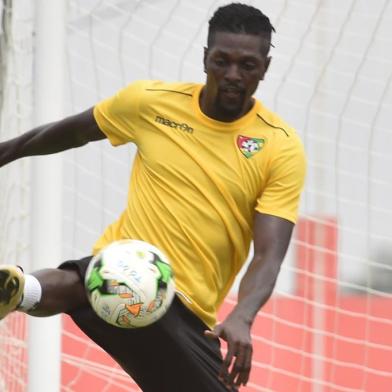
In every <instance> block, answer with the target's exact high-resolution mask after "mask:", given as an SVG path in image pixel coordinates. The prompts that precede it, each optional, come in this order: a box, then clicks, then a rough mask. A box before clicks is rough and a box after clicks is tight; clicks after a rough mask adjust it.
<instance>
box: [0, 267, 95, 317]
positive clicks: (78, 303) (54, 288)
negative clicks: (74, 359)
mask: <svg viewBox="0 0 392 392" xmlns="http://www.w3.org/2000/svg"><path fill="white" fill-rule="evenodd" d="M87 304H88V300H87V297H86V294H85V291H84V286H83V282H82V281H81V280H80V277H79V275H78V273H77V272H76V271H74V270H61V269H45V270H40V271H37V272H35V273H33V274H26V275H25V274H23V272H22V270H21V269H20V268H19V267H17V266H13V265H3V266H1V265H0V319H2V318H4V317H5V316H7V315H8V314H9V313H11V312H12V311H15V310H19V311H23V312H25V313H28V314H30V315H32V316H39V317H45V316H52V315H54V314H58V313H63V312H70V311H72V310H74V309H77V308H79V307H82V306H85V305H87Z"/></svg>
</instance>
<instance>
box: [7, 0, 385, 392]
mask: <svg viewBox="0 0 392 392" xmlns="http://www.w3.org/2000/svg"><path fill="white" fill-rule="evenodd" d="M13 3H14V5H13V6H14V7H18V5H20V4H22V5H25V7H24V8H23V7H21V8H20V9H19V8H17V9H16V11H15V12H13V15H16V16H17V19H18V20H21V21H23V23H20V24H18V32H15V34H22V33H21V32H24V33H25V32H26V31H28V28H27V27H29V26H31V25H30V22H31V19H30V18H29V16H31V15H30V14H29V7H28V6H26V2H24V1H22V0H14V2H13ZM223 3H225V2H222V1H211V0H202V1H198V2H190V1H184V0H183V1H180V0H177V1H175V0H159V1H147V0H145V1H136V0H134V1H132V0H127V1H124V0H123V1H121V0H101V1H98V0H88V1H87V0H83V1H77V0H70V1H69V2H68V19H67V22H66V23H67V59H68V62H67V64H66V68H67V77H68V84H69V92H68V101H67V102H68V104H67V112H68V113H74V112H78V111H81V110H83V109H85V108H87V107H89V106H92V105H94V103H96V102H97V101H98V100H100V99H102V98H104V97H107V96H109V95H111V94H112V93H113V92H115V91H116V90H117V89H118V88H120V87H121V86H123V85H125V84H126V83H129V82H131V81H132V80H136V79H141V78H142V79H147V78H159V79H164V80H178V79H180V80H194V81H203V80H204V74H203V68H202V56H203V46H204V45H205V41H206V29H207V21H208V18H209V17H210V16H211V13H212V12H213V10H214V9H215V8H217V7H218V6H219V5H220V4H223ZM247 3H251V4H254V5H256V6H259V7H260V8H261V9H262V10H263V11H265V13H266V14H267V15H269V16H270V18H271V20H272V22H273V24H274V26H275V27H276V30H277V34H276V35H275V36H274V44H275V46H276V48H275V49H273V51H272V53H271V54H272V57H273V61H272V64H271V68H270V70H269V72H268V74H267V77H266V80H265V81H264V82H263V83H262V84H261V86H260V88H259V91H258V94H257V95H258V97H259V98H261V99H262V100H263V101H264V103H265V104H266V105H267V106H269V107H270V108H271V109H273V110H274V111H276V112H278V113H279V114H280V115H281V116H282V117H283V118H285V119H286V120H287V121H288V122H289V123H291V124H293V125H294V126H295V127H296V128H297V129H298V131H299V133H300V135H301V136H302V138H303V140H304V143H305V146H306V150H307V154H308V162H309V170H308V179H307V185H306V189H305V193H304V198H303V203H302V207H301V216H302V218H301V221H300V223H299V224H298V226H297V230H296V235H295V239H294V241H293V244H292V246H291V249H290V252H289V255H288V257H287V260H286V261H285V263H284V265H283V269H282V273H281V277H280V279H279V282H278V287H277V290H276V292H275V295H274V297H273V299H272V300H271V301H270V302H269V303H268V304H267V306H266V307H265V308H264V309H263V310H262V311H261V312H260V314H259V317H258V319H257V322H256V325H255V328H254V330H253V334H254V341H255V354H254V363H253V372H252V376H251V380H250V383H249V386H248V387H247V388H244V389H243V390H249V391H290V392H291V391H298V392H300V391H301V392H302V391H310V390H312V391H327V390H330V391H352V392H353V391H358V390H361V391H377V392H384V391H385V392H387V391H390V390H392V365H391V361H390V356H391V352H392V339H391V334H390V332H389V331H390V329H391V326H392V297H391V292H392V283H391V282H392V252H391V250H390V249H391V240H390V238H391V234H392V219H391V218H392V208H391V206H390V200H391V199H392V174H391V173H392V172H391V170H390V167H391V164H392V155H391V153H390V151H391V149H392V131H391V129H390V127H389V113H390V111H391V106H392V88H391V78H392V50H391V49H392V39H391V38H390V37H391V36H392V34H391V33H392V28H391V22H392V4H391V3H390V2H389V1H388V0H374V1H372V2H369V1H365V0H339V1H337V0H317V1H316V0H291V1H287V0H286V1H284V0H264V1H253V2H247ZM26 12H27V14H26ZM26 26H27V27H26ZM19 30H20V31H19ZM30 39H31V36H30ZM10 47H11V50H12V51H13V53H17V54H18V56H22V57H19V58H20V59H22V60H20V61H23V59H24V57H23V53H24V52H23V51H24V50H26V47H27V45H23V50H20V49H19V48H20V46H18V41H17V40H15V42H14V43H13V44H12V45H11V46H10ZM11 57H12V56H11ZM7 61H8V62H9V61H11V60H7ZM24 61H25V63H26V64H27V63H28V62H31V57H27V58H26V59H25V60H24ZM7 64H8V63H7ZM9 72H10V71H9V70H8V73H7V78H8V79H7V80H8V82H7V83H8V84H9V85H10V86H13V87H12V88H13V89H15V91H16V90H17V87H18V86H19V88H21V86H23V91H24V92H26V91H27V94H25V93H24V95H23V98H20V97H19V98H18V99H19V100H21V99H27V98H26V97H27V96H29V88H30V87H31V84H32V81H31V79H30V80H26V81H23V83H22V84H19V83H20V82H21V77H20V76H17V75H14V76H13V75H11V74H10V73H9ZM2 80H4V78H2ZM10 94H13V93H8V94H5V95H4V96H5V97H6V98H7V99H8V98H9V96H12V95H10ZM12 102H13V101H11V103H12ZM23 107H27V108H29V107H30V106H29V105H28V104H25V105H24V106H23ZM4 116H8V117H9V120H7V123H5V122H4V121H5V120H4V118H5V117H4ZM2 118H3V120H2V126H1V129H0V132H1V133H0V136H1V140H3V138H7V137H8V136H10V135H11V134H8V133H5V132H6V130H7V132H8V130H9V129H10V127H9V126H8V125H9V123H13V122H17V121H21V119H25V122H24V123H19V124H21V125H23V127H24V128H25V129H27V128H28V125H29V123H28V122H27V120H26V118H27V116H26V117H25V116H24V115H21V112H20V111H18V112H16V111H15V106H14V105H12V104H10V103H9V104H8V106H4V108H3V111H2ZM4 124H7V127H5V125H4ZM15 129H17V130H16V131H15V132H16V133H17V132H20V130H19V128H15ZM133 152H134V149H133V147H130V146H128V147H121V148H116V149H113V148H111V147H110V146H109V144H108V143H107V142H101V143H95V144H92V145H89V146H87V147H84V148H82V149H80V150H75V151H70V152H67V153H65V154H64V165H65V172H64V188H63V193H64V195H65V197H64V203H65V205H64V221H63V229H64V241H63V254H64V258H74V257H79V256H84V255H86V254H88V253H89V252H90V247H91V244H92V243H93V242H94V241H95V239H96V238H97V236H98V235H99V234H100V233H101V231H102V230H103V228H104V227H105V226H106V225H107V224H108V223H110V222H111V221H112V220H113V219H115V218H116V216H117V215H118V213H119V212H120V211H121V209H122V207H123V205H124V202H125V193H126V189H127V181H128V174H129V167H130V164H131V162H132V157H133ZM25 165H26V163H25V162H24V161H21V162H20V163H15V164H13V165H12V166H10V167H9V169H8V168H7V169H2V170H1V181H2V183H1V189H14V188H13V187H16V189H18V190H17V191H16V192H14V191H12V198H11V196H9V195H11V193H10V192H11V190H10V191H7V192H4V193H3V192H2V193H1V195H0V200H1V205H0V207H1V211H0V214H1V220H2V222H3V221H6V222H7V223H6V225H10V226H9V227H11V228H13V229H12V230H16V231H15V234H13V236H12V237H6V236H5V234H3V231H0V233H1V238H0V243H1V247H0V255H1V258H2V259H4V258H7V259H9V258H12V259H15V260H19V258H20V256H23V255H24V257H26V258H27V255H26V249H28V246H29V244H28V230H26V226H25V225H26V222H27V217H28V203H27V201H26V200H25V199H24V197H22V196H23V195H25V193H24V192H27V190H26V187H27V186H28V176H27V174H28V173H27V171H26V168H25ZM11 170H19V172H18V173H23V176H24V177H21V174H18V173H16V174H15V175H10V176H8V175H7V174H4V173H9V172H10V171H11ZM16 179H17V184H14V181H16ZM4 181H6V182H4ZM3 184H5V185H4V188H3ZM7 194H8V198H7V196H6V195H7ZM15 194H16V195H18V196H15ZM15 197H16V199H15ZM11 199H12V203H14V204H12V206H11V207H8V204H6V203H5V201H3V200H11ZM22 212H24V213H22ZM10 214H13V215H12V216H13V217H11V215H10ZM9 216H10V217H9ZM8 217H9V218H8ZM13 225H16V226H13ZM4 226H5V225H2V228H1V229H0V230H4V233H7V235H9V233H10V230H8V229H4ZM19 230H20V233H23V234H18V233H19ZM25 237H26V240H23V243H18V244H16V245H15V244H14V242H15V241H20V239H21V238H25ZM5 249H11V250H5ZM21 250H23V251H24V253H23V254H20V253H18V252H20V251H21ZM4 252H6V253H4ZM233 303H234V302H233V301H232V300H231V299H229V300H228V301H227V302H226V303H225V306H224V308H223V310H222V315H221V317H223V316H224V314H225V313H226V312H227V311H228V310H229V309H230V307H231V306H233ZM0 325H1V328H2V329H1V337H2V340H1V342H4V341H5V339H4V338H3V337H4V336H7V337H8V336H9V335H5V332H4V324H0ZM7 333H8V332H7ZM22 336H23V335H18V337H19V338H18V339H17V340H16V341H17V342H18V344H19V345H22V346H23V339H21V337H22ZM7 341H10V340H8V338H7ZM63 347H64V353H63V371H64V372H63V382H62V385H63V389H64V391H84V390H92V389H93V386H94V389H96V390H100V391H101V390H102V391H105V392H108V391H121V390H124V391H129V390H131V389H132V388H134V389H135V390H137V388H136V387H134V386H130V385H133V384H130V382H129V380H128V377H126V376H125V375H124V374H123V373H122V372H121V370H119V368H118V367H113V363H112V362H111V361H110V360H109V359H108V358H107V357H106V356H105V355H104V354H103V353H102V352H101V351H100V350H99V349H97V348H96V347H95V346H94V345H93V344H91V343H90V342H89V341H87V340H85V339H84V338H82V337H81V336H80V334H79V333H78V332H77V330H76V329H74V328H73V327H72V326H71V324H70V323H69V321H68V320H66V323H65V329H64V333H63ZM22 359H23V358H22V357H21V358H20V359H18V361H19V363H21V362H20V361H22ZM0 361H4V355H3V351H2V352H1V354H0ZM3 363H4V362H0V364H3ZM1 368H2V369H6V370H1V372H0V380H1V378H2V377H4V376H3V372H7V373H8V374H13V375H14V374H15V373H16V372H17V371H18V370H13V369H14V368H12V367H11V365H9V363H7V365H6V366H2V367H1ZM0 382H1V381H0ZM86 385H88V387H86ZM1 387H2V386H1V384H0V389H1ZM86 388H88V389H86ZM6 390H9V391H17V390H18V389H12V388H9V389H6Z"/></svg>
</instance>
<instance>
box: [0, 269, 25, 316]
mask: <svg viewBox="0 0 392 392" xmlns="http://www.w3.org/2000/svg"><path fill="white" fill-rule="evenodd" d="M24 282H25V278H24V275H23V272H22V270H21V269H20V268H19V267H17V266H16V265H0V320H1V319H3V318H4V317H5V316H7V314H9V313H11V312H12V311H13V310H15V309H16V308H17V306H18V305H19V304H20V302H21V301H22V297H23V289H24Z"/></svg>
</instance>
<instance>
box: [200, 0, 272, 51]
mask: <svg viewBox="0 0 392 392" xmlns="http://www.w3.org/2000/svg"><path fill="white" fill-rule="evenodd" d="M208 24H209V28H208V39H207V42H208V46H212V45H213V42H214V35H215V33H216V32H228V33H238V34H253V35H260V36H262V37H265V38H266V39H267V40H268V42H269V44H268V45H266V46H265V47H263V48H262V52H263V54H264V55H267V54H268V52H269V48H270V46H272V45H271V36H272V33H273V32H275V29H274V26H272V24H271V22H270V20H269V18H268V17H267V16H266V15H264V14H263V13H262V12H261V11H260V10H259V9H257V8H255V7H252V6H250V5H247V4H241V3H231V4H228V5H225V6H222V7H220V8H218V9H217V10H216V11H215V13H214V15H213V16H212V18H211V19H210V20H209V22H208Z"/></svg>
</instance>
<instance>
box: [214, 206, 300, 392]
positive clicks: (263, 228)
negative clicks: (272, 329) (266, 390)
mask: <svg viewBox="0 0 392 392" xmlns="http://www.w3.org/2000/svg"><path fill="white" fill-rule="evenodd" d="M293 227H294V225H293V223H291V222H289V221H287V220H285V219H282V218H279V217H275V216H272V215H266V214H260V213H256V216H255V220H254V257H253V259H252V261H251V263H250V265H249V267H248V270H247V272H246V274H245V275H244V277H243V278H242V280H241V284H240V289H239V293H238V303H237V305H236V306H235V308H234V309H233V311H232V312H231V313H230V314H229V315H228V317H227V318H226V320H225V321H224V322H223V323H221V324H219V325H217V326H216V327H215V329H214V330H213V331H212V332H206V334H207V335H210V336H212V337H221V338H222V339H224V340H226V341H227V344H228V351H227V355H226V357H225V359H224V363H223V367H222V371H221V374H220V376H221V378H222V380H223V381H224V382H225V383H226V384H227V385H230V386H231V385H238V386H239V385H241V384H243V385H245V384H246V383H247V381H248V378H249V374H250V369H251V363H252V340H251V327H252V324H253V321H254V319H255V317H256V315H257V312H258V311H259V310H260V308H261V307H262V306H263V305H264V304H265V303H266V302H267V300H268V299H269V298H270V296H271V294H272V291H273V289H274V286H275V283H276V279H277V277H278V274H279V271H280V266H281V263H282V261H283V259H284V256H285V254H286V251H287V247H288V245H289V242H290V238H291V233H292V231H293Z"/></svg>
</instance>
